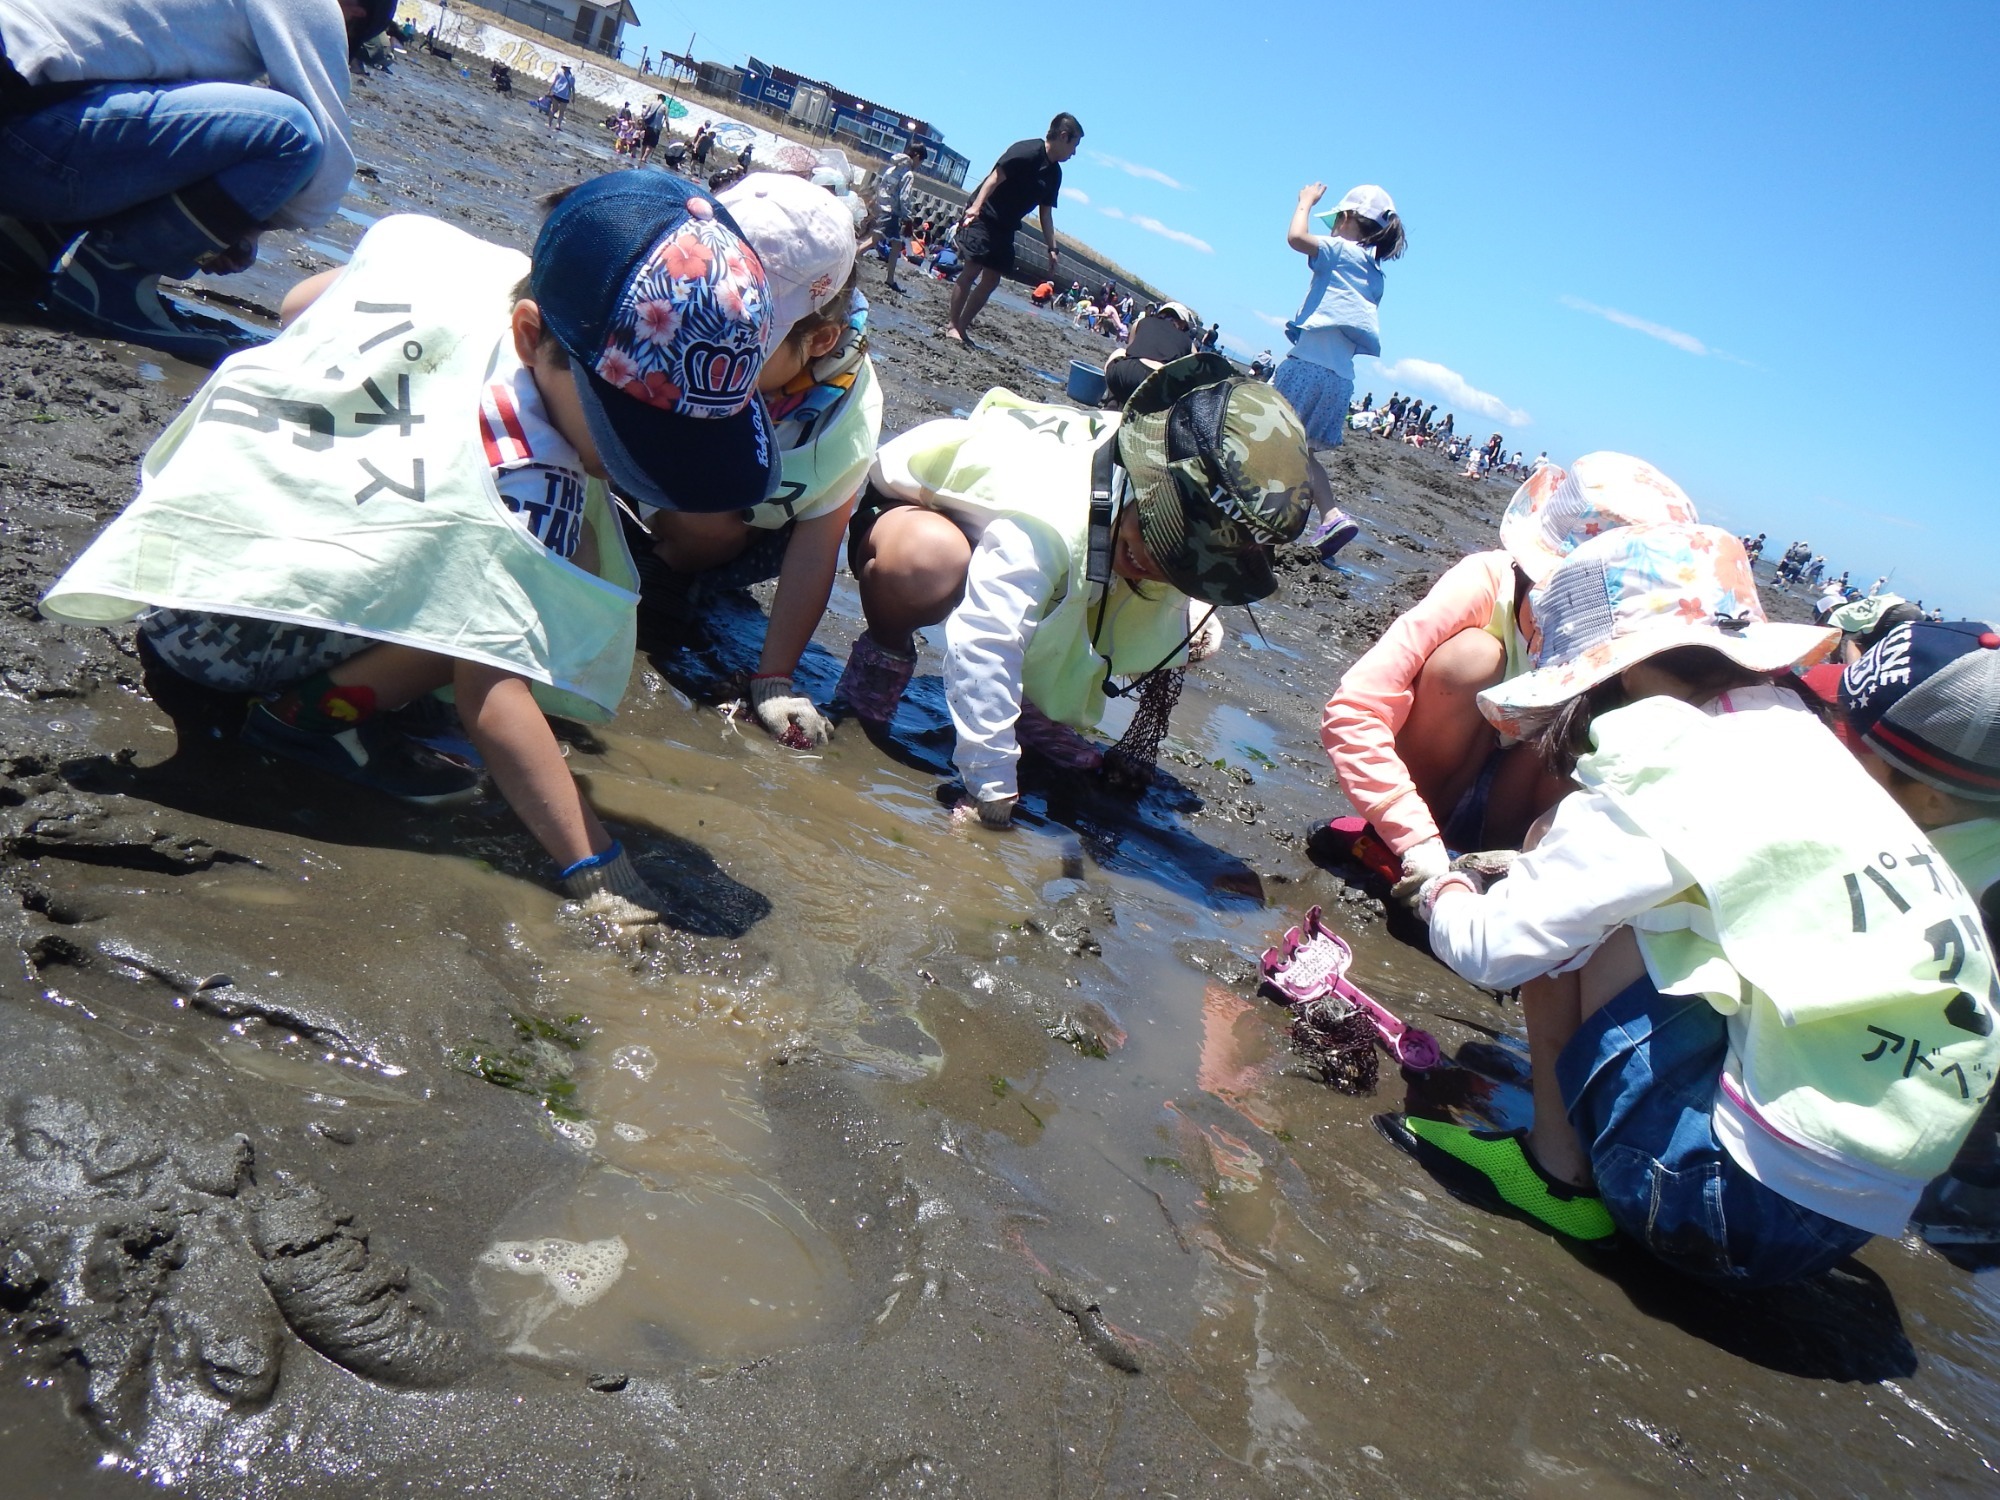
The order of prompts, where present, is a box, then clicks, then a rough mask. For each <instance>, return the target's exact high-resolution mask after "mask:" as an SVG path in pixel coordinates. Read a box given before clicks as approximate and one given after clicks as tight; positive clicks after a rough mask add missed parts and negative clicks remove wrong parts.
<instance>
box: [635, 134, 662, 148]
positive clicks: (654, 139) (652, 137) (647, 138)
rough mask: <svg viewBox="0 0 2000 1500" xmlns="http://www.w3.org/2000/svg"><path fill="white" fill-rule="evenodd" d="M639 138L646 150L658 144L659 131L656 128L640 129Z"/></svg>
mask: <svg viewBox="0 0 2000 1500" xmlns="http://www.w3.org/2000/svg"><path fill="white" fill-rule="evenodd" d="M639 138H640V140H641V141H642V142H643V143H644V144H645V147H646V149H647V150H648V151H650V150H652V149H653V148H654V147H655V146H657V145H659V144H660V132H659V131H657V130H642V131H640V132H639Z"/></svg>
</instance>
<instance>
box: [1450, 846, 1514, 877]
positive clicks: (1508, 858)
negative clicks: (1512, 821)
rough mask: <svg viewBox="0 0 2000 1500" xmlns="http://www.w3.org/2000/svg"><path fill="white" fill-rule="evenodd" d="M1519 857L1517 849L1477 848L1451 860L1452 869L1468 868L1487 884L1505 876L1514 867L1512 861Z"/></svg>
mask: <svg viewBox="0 0 2000 1500" xmlns="http://www.w3.org/2000/svg"><path fill="white" fill-rule="evenodd" d="M1520 857H1521V851H1520V850H1518V849H1478V850H1475V851H1473V852H1472V853H1470V854H1461V855H1459V857H1458V858H1457V859H1455V860H1453V861H1452V862H1451V867H1452V868H1453V869H1454V870H1469V871H1471V872H1472V873H1473V874H1474V875H1477V876H1479V877H1480V879H1481V880H1483V881H1484V882H1485V883H1486V884H1487V885H1489V886H1490V885H1492V884H1493V882H1494V881H1496V880H1502V879H1505V878H1506V875H1507V872H1508V871H1509V870H1511V869H1513V868H1514V861H1515V860H1517V859H1519V858H1520Z"/></svg>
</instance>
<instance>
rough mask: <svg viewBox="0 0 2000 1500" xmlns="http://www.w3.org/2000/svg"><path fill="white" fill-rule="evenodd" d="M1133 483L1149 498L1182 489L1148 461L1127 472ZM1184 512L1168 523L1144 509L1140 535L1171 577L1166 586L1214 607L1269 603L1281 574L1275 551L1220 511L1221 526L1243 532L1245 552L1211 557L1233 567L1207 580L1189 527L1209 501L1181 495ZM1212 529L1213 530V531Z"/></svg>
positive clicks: (1238, 550) (1200, 552)
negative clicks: (1160, 490)
mask: <svg viewBox="0 0 2000 1500" xmlns="http://www.w3.org/2000/svg"><path fill="white" fill-rule="evenodd" d="M1127 472H1128V473H1129V474H1130V475H1131V477H1132V484H1133V486H1134V488H1135V489H1138V490H1140V492H1141V493H1142V494H1143V493H1147V490H1146V488H1145V487H1146V486H1147V485H1149V484H1152V485H1167V486H1170V487H1174V488H1176V489H1178V487H1179V483H1180V481H1179V480H1177V479H1176V478H1175V477H1174V476H1173V474H1172V473H1171V472H1169V471H1168V470H1166V469H1164V468H1160V467H1157V466H1155V465H1151V464H1147V463H1145V462H1144V461H1143V460H1142V461H1141V463H1140V464H1139V465H1138V466H1137V467H1135V468H1133V469H1129V470H1127ZM1180 500H1181V504H1180V510H1179V513H1178V514H1177V515H1176V516H1174V517H1172V518H1166V517H1161V516H1158V515H1149V514H1148V511H1147V508H1146V507H1145V506H1144V505H1141V506H1140V507H1139V536H1140V539H1141V540H1142V541H1144V542H1145V544H1146V551H1147V552H1148V553H1149V554H1151V556H1152V559H1153V562H1154V563H1155V565H1157V566H1158V568H1159V570H1160V571H1161V572H1162V573H1164V574H1166V576H1167V582H1168V583H1170V584H1172V585H1173V586H1174V587H1175V588H1177V589H1179V590H1180V591H1181V592H1182V593H1183V594H1186V595H1187V596H1188V598H1190V599H1200V600H1203V601H1204V602H1206V603H1209V604H1226V605H1239V604H1255V603H1256V602H1257V601H1258V600H1260V599H1268V598H1270V597H1271V596H1272V595H1273V594H1275V593H1277V592H1278V572H1277V568H1276V567H1275V566H1274V565H1273V563H1272V561H1271V550H1270V548H1269V547H1267V546H1265V545H1264V544H1263V543H1261V542H1259V541H1258V540H1257V539H1256V537H1254V536H1253V535H1252V534H1251V533H1250V531H1249V529H1248V528H1246V527H1244V526H1242V525H1239V524H1238V523H1237V522H1235V521H1231V520H1229V519H1228V518H1227V517H1224V516H1222V515H1221V513H1220V512H1219V511H1218V512H1216V515H1217V518H1218V520H1219V521H1220V523H1221V526H1222V527H1223V528H1225V529H1227V530H1230V531H1233V532H1236V533H1238V534H1239V535H1241V536H1242V537H1243V538H1244V544H1243V545H1242V546H1240V547H1231V548H1228V549H1227V550H1226V551H1221V552H1214V553H1210V554H1209V555H1211V556H1215V557H1227V558H1228V559H1229V566H1228V567H1227V568H1225V569H1221V570H1218V574H1217V576H1215V577H1208V576H1205V575H1204V574H1203V573H1202V572H1201V569H1200V567H1199V566H1198V564H1197V561H1196V560H1197V559H1198V558H1199V557H1201V556H1202V555H1203V551H1204V549H1202V548H1198V547H1197V546H1196V545H1195V539H1194V536H1193V534H1192V528H1191V527H1190V526H1189V525H1188V514H1189V512H1190V511H1191V510H1194V509H1197V508H1199V507H1206V506H1207V505H1208V502H1207V501H1206V500H1202V499H1197V498H1194V497H1190V496H1188V495H1187V494H1186V493H1185V491H1182V492H1181V496H1180ZM1210 529H1211V530H1213V529H1214V528H1210Z"/></svg>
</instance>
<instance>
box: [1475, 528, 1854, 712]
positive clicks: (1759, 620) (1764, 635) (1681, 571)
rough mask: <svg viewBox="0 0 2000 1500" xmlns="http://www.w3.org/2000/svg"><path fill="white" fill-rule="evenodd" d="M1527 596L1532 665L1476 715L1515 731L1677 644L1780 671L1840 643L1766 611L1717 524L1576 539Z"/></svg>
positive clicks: (1737, 546) (1739, 552) (1743, 560)
mask: <svg viewBox="0 0 2000 1500" xmlns="http://www.w3.org/2000/svg"><path fill="white" fill-rule="evenodd" d="M1528 599H1529V602H1530V604H1531V605H1532V606H1533V608H1534V611H1535V619H1536V620H1537V621H1538V622H1539V623H1540V625H1541V628H1542V640H1541V647H1540V649H1539V650H1538V651H1537V652H1536V653H1535V669H1534V670H1533V671H1532V672H1524V673H1522V674H1521V675H1520V676H1519V677H1515V678H1513V679H1511V680H1509V681H1507V682H1503V683H1500V684H1499V685H1497V686H1495V687H1490V688H1488V689H1487V690H1486V691H1485V692H1483V693H1481V694H1480V695H1479V711H1480V712H1481V713H1483V714H1484V715H1485V716H1486V717H1487V719H1488V720H1489V721H1490V722H1491V723H1492V724H1493V725H1495V726H1496V727H1497V728H1498V729H1500V730H1501V732H1502V733H1505V734H1510V735H1515V736H1519V735H1521V734H1522V733H1523V731H1524V730H1526V729H1530V728H1532V727H1533V726H1534V724H1535V722H1536V720H1537V719H1539V718H1541V717H1542V716H1543V714H1544V713H1545V711H1547V710H1550V709H1554V708H1558V707H1560V706H1561V705H1562V704H1564V703H1567V702H1568V701H1569V700H1570V699H1571V698H1574V697H1575V696H1576V695H1577V694H1579V693H1584V692H1588V691H1589V690H1590V689H1591V688H1594V687H1596V686H1597V685H1598V684H1599V683H1600V682H1606V681H1608V680H1610V679H1611V678H1613V677H1616V676H1617V675H1618V674H1619V673H1620V672H1622V671H1624V670H1625V669H1626V668H1627V667H1629V666H1631V665H1633V664H1634V663H1635V662H1641V661H1644V660H1646V658H1647V657H1649V656H1658V655H1659V654H1660V653H1661V652H1662V651H1672V650H1673V649H1675V648H1676V647H1679V646H1704V647H1707V648H1708V649H1709V650H1711V651H1715V652H1719V653H1720V654H1721V655H1723V656H1726V657H1728V658H1729V659H1730V660H1731V661H1733V662H1735V663H1736V664H1737V665H1738V666H1741V667H1744V668H1746V669H1747V670H1749V671H1752V672H1781V671H1783V670H1785V669H1786V668H1787V667H1794V666H1810V665H1811V664H1812V663H1814V662H1817V661H1821V660H1823V659H1824V658H1825V657H1827V656H1828V655H1829V654H1830V653H1831V652H1832V651H1833V649H1834V647H1835V646H1837V645H1838V644H1839V643H1840V632H1839V631H1838V630H1833V629H1829V628H1825V627H1822V626H1818V625H1778V624H1773V623H1772V622H1771V621H1770V620H1768V619H1766V618H1765V615H1764V606H1763V604H1762V603H1761V602H1760V601H1759V600H1758V598H1757V580H1756V578H1755V576H1754V575H1753V574H1752V573H1751V571H1750V559H1749V557H1748V555H1747V554H1746V553H1745V552H1744V551H1743V544H1742V543H1741V542H1740V541H1738V540H1737V539H1736V538H1735V537H1733V536H1731V535H1730V534H1729V533H1728V532H1726V531H1724V530H1723V529H1722V528H1721V527H1719V526H1696V525H1683V524H1668V525H1661V526H1621V527H1618V528H1617V529H1615V530H1611V531H1607V532H1605V533H1604V534H1603V535H1601V536H1596V537H1592V538H1591V539H1590V540H1588V541H1586V542H1583V543H1581V544H1580V545H1579V546H1578V547H1577V549H1576V550H1575V551H1574V552H1572V553H1571V554H1570V555H1569V556H1568V557H1566V558H1564V559H1563V561H1562V562H1561V563H1560V564H1559V565H1558V566H1557V567H1556V569H1555V570H1554V571H1553V572H1552V573H1550V574H1549V576H1548V578H1547V580H1546V581H1545V582H1543V583H1542V584H1541V585H1539V586H1538V587H1537V588H1536V589H1535V590H1534V592H1533V593H1531V594H1530V595H1529V596H1528Z"/></svg>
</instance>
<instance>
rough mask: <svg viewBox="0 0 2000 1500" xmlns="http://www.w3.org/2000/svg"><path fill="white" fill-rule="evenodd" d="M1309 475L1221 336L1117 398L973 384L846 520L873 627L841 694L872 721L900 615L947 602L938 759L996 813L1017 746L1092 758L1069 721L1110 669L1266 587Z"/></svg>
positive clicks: (1302, 447)
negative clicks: (1070, 402)
mask: <svg viewBox="0 0 2000 1500" xmlns="http://www.w3.org/2000/svg"><path fill="white" fill-rule="evenodd" d="M1311 490H1312V477H1311V469H1310V459H1309V456H1308V454H1307V452H1306V444H1305V433H1304V431H1303V430H1302V429H1301V428H1300V426H1299V421H1298V418H1297V416H1296V415H1294V414H1293V412H1292V409H1291V408H1290V407H1289V406H1287V405H1286V404H1285V401H1284V399H1283V398H1282V397H1280V396H1278V395H1277V393H1276V392H1274V391H1272V390H1271V389H1270V388H1269V387H1268V386H1265V385H1263V384H1261V383H1258V382H1253V381H1247V380H1244V379H1241V378H1240V377H1238V376H1237V375H1236V374H1235V371H1234V368H1233V367H1232V366H1231V365H1230V364H1229V362H1228V361H1227V360H1225V359H1223V358H1221V357H1220V356H1219V355H1213V354H1206V355H1204V354H1196V355H1190V356H1189V357H1188V358H1186V359H1181V360H1176V361H1175V362H1174V363H1172V364H1169V365H1166V366H1164V367H1163V368H1161V369H1160V370H1158V371H1157V372H1155V373H1154V374H1153V375H1151V376H1150V377H1148V378H1147V380H1146V381H1145V383H1144V384H1142V385H1141V386H1140V387H1139V389H1138V390H1137V391H1136V392H1135V393H1134V394H1133V396H1132V399H1131V401H1130V402H1129V403H1127V405H1126V407H1125V410H1124V412H1123V414H1122V415H1114V416H1111V417H1106V416H1105V415H1104V414H1102V413H1097V412H1085V411H1079V410H1077V409H1076V408H1075V407H1072V406H1064V405H1057V404H1045V403H1040V402H1033V401H1027V400H1024V399H1022V398H1021V397H1019V396H1016V395H1013V394H1012V393H1011V392H1008V391H1003V390H994V391H989V392H987V394H986V397H985V399H984V400H982V401H981V402H980V403H979V406H978V408H977V409H976V410H975V411H974V412H973V413H972V415H971V416H970V417H969V418H966V419H964V420H962V421H961V420H945V421H936V422H925V423H923V424H922V425H920V426H918V427H915V428H912V429H911V430H910V431H908V432H906V433H904V434H903V435H902V436H900V437H898V438H895V439H893V440H892V441H890V442H888V443H886V444H884V445H883V447H882V450H881V452H880V453H879V454H878V455H877V456H876V460H875V467H874V469H873V471H872V472H871V474H870V489H869V491H868V492H867V493H866V494H865V495H864V497H863V499H862V502H861V506H860V508H859V509H858V510H857V512H856V515H855V519H854V524H853V527H852V529H851V532H850V535H849V539H848V558H849V565H850V566H851V567H852V568H853V570H854V573H855V576H856V577H857V578H858V579H859V580H860V584H861V605H862V609H863V612H864V613H865V614H866V616H867V620H868V628H867V629H866V630H865V631H864V632H863V633H862V634H861V636H860V637H859V638H858V639H857V640H856V641H855V643H854V650H853V654H852V655H851V656H850V657H849V658H848V662H847V670H846V673H845V674H844V675H843V676H842V678H841V681H840V697H841V698H842V699H843V700H844V701H845V702H846V703H847V704H848V706H849V707H850V708H852V709H853V710H854V712H855V714H856V715H857V716H858V717H859V718H860V719H861V720H862V721H863V722H864V723H866V724H870V725H873V726H877V727H879V726H881V725H884V724H886V723H887V722H888V720H889V718H890V716H891V715H892V714H893V713H894V712H895V708H896V704H897V702H898V700H899V699H900V698H901V697H902V694H903V689H904V688H905V687H906V686H907V685H908V683H909V680H910V676H911V674H912V673H913V672H914V671H915V669H916V650H915V647H914V645H913V643H912V639H911V637H912V635H913V633H914V632H915V631H916V630H918V629H920V628H921V627H923V626H926V625H934V624H936V623H937V622H939V621H940V620H942V621H944V625H945V630H944V636H945V670H944V676H945V691H946V696H947V697H948V699H949V700H950V704H951V716H952V723H953V726H954V727H955V728H956V730H957V733H958V744H957V749H956V751H955V752H954V756H953V759H954V761H955V763H956V765H957V768H958V771H959V774H960V776H961V777H962V778H963V779H964V782H965V789H966V792H967V794H968V797H969V799H970V802H969V805H970V806H972V807H974V808H976V809H977V812H978V816H979V819H980V821H981V822H983V823H985V824H986V825H988V826H989V827H1005V826H1006V825H1007V824H1008V823H1009V821H1010V820H1011V819H1012V817H1013V812H1014V806H1015V803H1016V801H1017V800H1018V783H1017V780H1016V770H1017V767H1018V763H1019V760H1020V755H1021V747H1022V746H1023V744H1026V745H1028V746H1029V747H1030V748H1034V749H1036V750H1039V751H1041V752H1042V753H1044V754H1046V755H1048V756H1049V757H1050V758H1051V759H1054V760H1056V761H1057V762H1058V763H1059V764H1064V765H1068V766H1071V767H1073V768H1076V769H1094V768H1095V767H1096V766H1097V764H1098V763H1099V762H1101V760H1102V758H1103V757H1102V754H1101V752H1099V751H1097V749H1096V748H1095V747H1094V746H1092V745H1090V744H1089V743H1088V742H1087V741H1085V740H1084V739H1083V738H1082V737H1081V735H1080V734H1078V731H1079V730H1087V729H1092V728H1095V727H1096V725H1097V723H1098V721H1099V720H1100V719H1101V718H1102V717H1103V714H1104V708H1105V697H1106V683H1107V681H1108V680H1109V679H1110V678H1113V677H1117V678H1124V679H1127V680H1128V681H1131V680H1146V679H1153V680H1157V679H1158V674H1160V673H1162V672H1166V671H1169V670H1171V669H1172V668H1174V667H1177V666H1179V665H1181V664H1182V663H1183V662H1185V661H1186V660H1187V656H1188V645H1189V643H1190V641H1192V640H1194V639H1195V638H1196V636H1197V635H1198V634H1199V633H1200V632H1201V630H1202V628H1203V622H1204V621H1205V620H1206V619H1207V617H1208V616H1210V615H1212V613H1213V608H1212V607H1213V606H1217V605H1225V604H1249V603H1251V602H1253V601H1255V600H1258V599H1265V598H1268V597H1270V595H1271V594H1273V593H1275V592H1276V590H1277V577H1276V574H1275V573H1274V572H1273V569H1272V559H1271V547H1272V544H1273V543H1276V542H1280V541H1290V540H1292V539H1294V538H1296V537H1297V536H1298V534H1299V533H1300V531H1302V530H1303V529H1304V527H1305V522H1306V515H1307V511H1308V509H1309V507H1310V504H1311ZM1191 601H1200V607H1199V608H1198V609H1196V610H1195V611H1194V614H1193V620H1192V622H1191V620H1190V604H1191Z"/></svg>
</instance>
